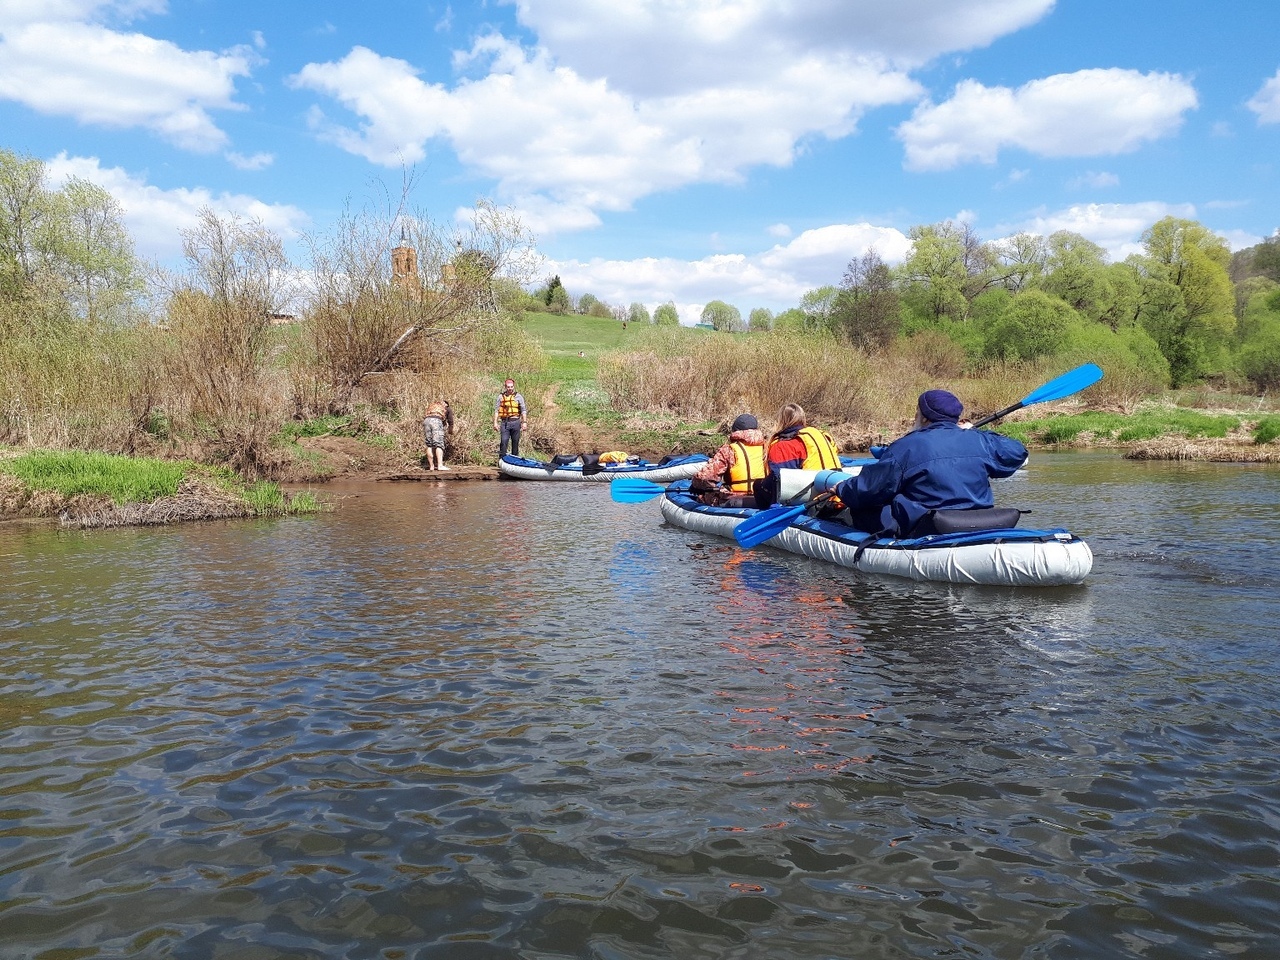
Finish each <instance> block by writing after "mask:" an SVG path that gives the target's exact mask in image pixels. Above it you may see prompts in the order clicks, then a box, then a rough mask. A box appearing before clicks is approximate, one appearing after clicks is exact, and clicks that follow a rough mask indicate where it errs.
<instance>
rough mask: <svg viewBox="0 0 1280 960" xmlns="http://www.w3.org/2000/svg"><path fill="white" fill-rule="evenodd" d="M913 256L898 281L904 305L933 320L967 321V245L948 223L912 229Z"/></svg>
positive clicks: (899, 273)
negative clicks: (965, 245) (965, 291)
mask: <svg viewBox="0 0 1280 960" xmlns="http://www.w3.org/2000/svg"><path fill="white" fill-rule="evenodd" d="M908 236H909V237H910V238H911V253H910V255H909V256H908V257H907V258H906V260H904V261H903V262H902V264H901V266H899V268H898V271H897V278H898V283H899V288H900V290H901V291H902V301H903V303H904V304H905V305H906V306H907V308H908V309H910V310H911V311H912V312H913V313H915V314H916V315H918V316H920V317H922V318H925V319H930V320H940V319H943V318H944V317H949V318H951V319H954V320H963V319H965V317H966V315H967V313H968V308H969V302H968V300H966V299H965V295H964V287H965V281H966V279H967V276H968V275H967V273H966V270H965V248H964V241H963V238H962V237H961V235H960V233H959V231H957V230H956V229H955V227H954V225H953V224H952V223H950V222H949V221H948V222H946V223H943V224H939V225H936V226H918V227H912V228H911V230H910V231H909V233H908Z"/></svg>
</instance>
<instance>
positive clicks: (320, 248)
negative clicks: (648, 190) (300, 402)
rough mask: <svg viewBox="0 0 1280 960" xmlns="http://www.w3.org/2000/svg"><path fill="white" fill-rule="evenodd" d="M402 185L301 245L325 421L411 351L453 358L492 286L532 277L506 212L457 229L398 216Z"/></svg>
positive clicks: (528, 246) (478, 215) (530, 261)
mask: <svg viewBox="0 0 1280 960" xmlns="http://www.w3.org/2000/svg"><path fill="white" fill-rule="evenodd" d="M410 186H411V184H409V183H408V182H406V185H405V189H404V191H403V193H402V195H401V198H400V200H399V202H398V203H396V204H390V203H387V204H385V205H384V206H383V207H382V208H381V209H376V208H374V207H372V206H366V207H365V208H363V209H361V210H352V209H350V208H348V209H347V211H346V212H344V214H343V216H342V217H341V218H340V219H339V220H338V222H337V223H336V224H335V226H334V227H333V228H332V229H331V230H330V231H329V232H328V233H325V234H320V235H314V236H311V237H308V238H307V247H308V249H309V251H310V259H311V277H312V286H311V289H310V291H309V294H308V297H307V301H308V306H307V311H306V312H307V314H308V317H309V320H310V331H311V337H312V342H313V345H314V349H315V356H316V361H317V363H318V365H319V366H320V367H321V368H322V369H323V370H324V371H325V376H326V379H327V380H328V385H327V390H328V404H327V405H328V408H329V409H330V410H331V411H333V412H340V411H345V410H348V409H349V408H350V406H351V403H352V399H353V396H354V394H355V391H356V389H357V388H358V387H359V386H360V384H361V383H362V382H363V381H364V380H365V379H366V378H367V377H369V376H370V375H371V374H374V373H378V372H381V371H385V370H388V369H392V368H393V367H395V366H398V365H401V364H402V363H403V362H405V361H406V360H407V356H408V354H407V352H406V348H407V347H408V346H409V345H410V344H411V343H415V342H416V343H418V344H420V345H421V344H422V343H423V342H426V343H429V344H430V348H432V349H438V350H450V349H455V348H456V347H457V345H458V344H459V343H460V342H461V341H462V340H463V339H465V337H466V335H467V334H469V333H471V332H473V331H475V330H476V329H477V328H478V327H479V326H480V325H481V324H483V323H485V322H486V321H487V320H491V319H492V318H493V317H494V316H495V315H496V314H497V312H498V309H499V306H498V301H497V298H496V296H495V294H494V281H495V280H496V279H498V278H504V279H509V280H512V281H515V282H516V283H518V284H525V283H528V282H529V281H530V280H531V279H532V277H533V276H534V275H535V270H536V268H537V266H538V264H537V258H536V255H535V254H534V251H533V239H532V237H531V236H530V235H529V234H528V233H527V232H526V231H525V230H524V228H523V226H522V225H521V223H520V221H519V219H518V218H517V217H516V216H515V214H514V213H512V212H511V211H509V210H506V209H503V208H499V207H497V206H495V205H494V204H492V203H489V202H488V201H481V202H479V203H478V204H477V205H476V206H475V208H474V209H473V210H472V211H471V212H470V218H469V221H468V223H467V225H466V226H465V227H463V228H462V229H458V228H456V227H444V226H441V225H438V224H435V223H433V222H432V221H430V220H429V219H428V218H426V217H425V216H422V215H411V214H408V213H406V212H405V211H406V203H407V197H408V192H409V188H410Z"/></svg>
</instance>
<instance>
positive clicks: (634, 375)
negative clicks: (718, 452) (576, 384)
mask: <svg viewBox="0 0 1280 960" xmlns="http://www.w3.org/2000/svg"><path fill="white" fill-rule="evenodd" d="M685 343H686V344H688V341H685ZM644 346H645V347H646V348H647V349H644V350H642V351H641V352H638V353H616V354H610V355H606V356H605V357H603V358H601V361H600V367H599V373H598V375H597V377H598V380H599V382H600V385H601V387H602V388H603V389H604V390H605V391H606V392H607V393H608V394H609V397H610V400H611V402H612V403H613V406H614V407H615V408H617V409H643V410H650V411H669V412H672V413H676V414H678V415H680V416H681V417H684V418H687V419H692V420H717V419H727V418H732V417H733V416H735V415H736V414H738V413H741V412H742V411H744V410H750V411H753V412H755V413H756V414H757V416H759V417H761V418H769V417H772V416H773V414H774V413H775V412H776V411H777V410H778V409H779V408H780V407H781V406H782V405H783V404H784V403H799V404H800V405H801V406H802V407H804V408H805V410H806V412H807V413H809V415H810V416H811V417H812V419H813V420H814V421H815V422H822V421H826V422H834V421H839V420H845V419H851V418H860V417H864V416H865V412H866V410H867V409H869V407H870V405H871V402H872V401H871V400H870V396H871V394H870V391H869V384H870V372H871V364H870V361H869V360H868V359H867V357H866V355H865V354H863V353H861V352H860V351H857V350H853V349H851V348H849V347H845V346H842V345H839V344H837V343H836V341H834V340H831V339H821V338H814V337H804V336H795V335H788V334H781V333H773V334H767V335H754V336H751V337H746V338H731V337H706V338H700V339H698V340H696V341H693V342H692V343H691V344H689V345H688V352H687V353H680V352H677V351H676V349H673V341H671V340H670V339H668V335H665V334H663V333H661V332H659V333H657V334H656V335H654V336H651V337H648V338H646V342H645V344H644Z"/></svg>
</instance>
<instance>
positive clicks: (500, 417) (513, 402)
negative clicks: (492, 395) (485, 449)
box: [493, 380, 528, 460]
mask: <svg viewBox="0 0 1280 960" xmlns="http://www.w3.org/2000/svg"><path fill="white" fill-rule="evenodd" d="M527 422H528V412H527V410H526V408H525V405H524V397H522V396H521V395H520V394H518V393H516V382H515V381H514V380H508V381H507V382H506V383H504V384H503V385H502V392H501V393H500V394H498V402H497V403H496V404H495V405H494V408H493V429H494V430H497V431H498V459H499V460H501V459H502V458H503V457H505V456H506V455H507V444H508V442H509V443H510V444H511V455H512V456H513V457H518V456H520V431H521V430H523V429H524V427H525V424H526V423H527Z"/></svg>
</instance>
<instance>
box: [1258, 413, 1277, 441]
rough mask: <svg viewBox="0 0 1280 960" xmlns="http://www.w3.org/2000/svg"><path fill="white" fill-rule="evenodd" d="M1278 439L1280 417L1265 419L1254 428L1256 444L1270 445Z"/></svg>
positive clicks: (1273, 416)
mask: <svg viewBox="0 0 1280 960" xmlns="http://www.w3.org/2000/svg"><path fill="white" fill-rule="evenodd" d="M1277 437H1280V416H1275V415H1272V416H1267V417H1263V418H1262V419H1261V420H1259V421H1258V423H1257V426H1255V427H1254V428H1253V442H1254V443H1270V442H1271V441H1272V440H1274V439H1276V438H1277Z"/></svg>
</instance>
